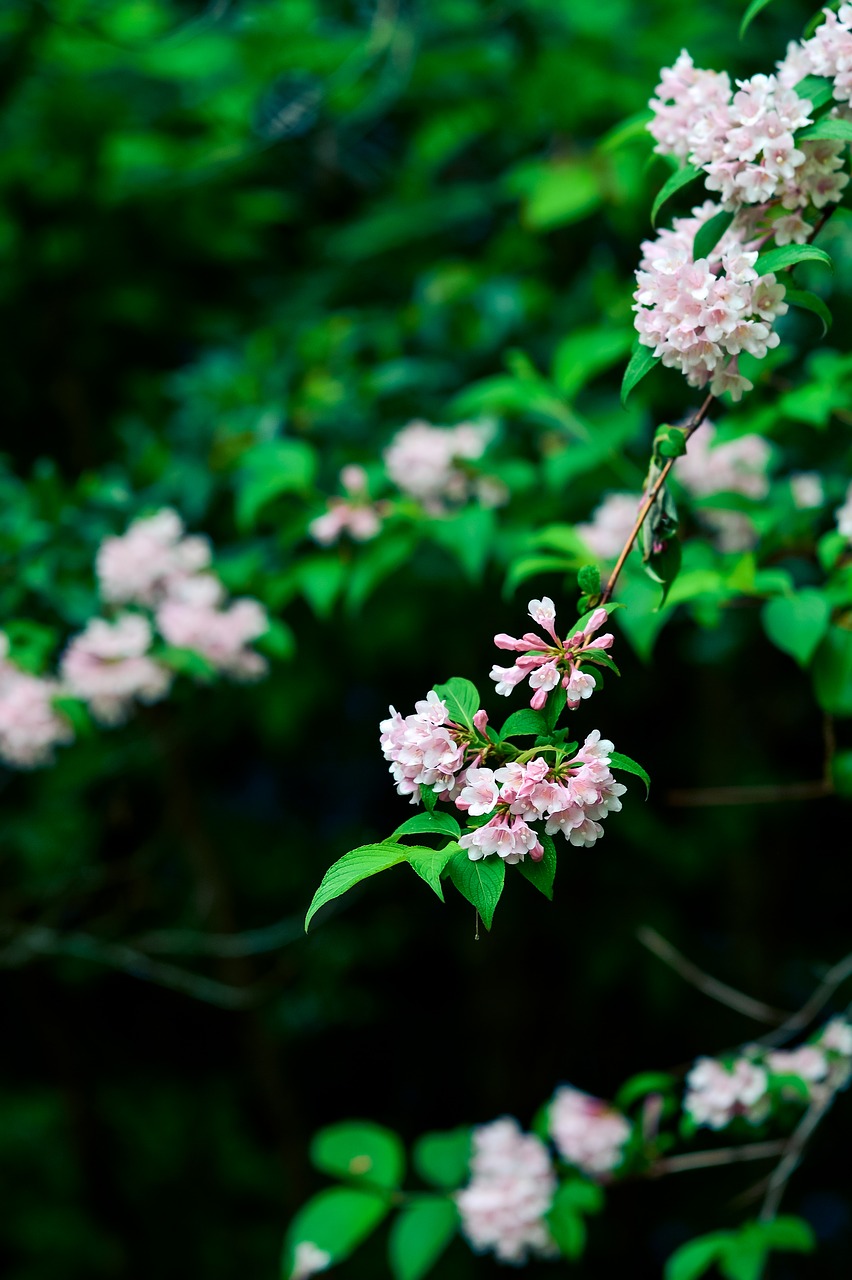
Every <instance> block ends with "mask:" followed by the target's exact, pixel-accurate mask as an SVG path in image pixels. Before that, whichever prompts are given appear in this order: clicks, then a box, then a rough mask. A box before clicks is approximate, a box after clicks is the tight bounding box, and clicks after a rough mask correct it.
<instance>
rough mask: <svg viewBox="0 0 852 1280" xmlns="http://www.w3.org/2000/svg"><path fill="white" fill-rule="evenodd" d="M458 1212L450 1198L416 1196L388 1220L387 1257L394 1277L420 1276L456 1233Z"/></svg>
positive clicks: (403, 1279) (398, 1279)
mask: <svg viewBox="0 0 852 1280" xmlns="http://www.w3.org/2000/svg"><path fill="white" fill-rule="evenodd" d="M458 1225H459V1216H458V1211H457V1209H456V1206H455V1205H454V1204H453V1202H452V1200H450V1199H449V1198H445V1197H438V1196H418V1197H416V1198H415V1199H413V1200H411V1201H409V1203H408V1204H407V1205H405V1207H404V1208H403V1209H401V1210H400V1212H399V1214H398V1215H397V1217H396V1218H395V1219H394V1221H393V1223H392V1224H391V1229H390V1238H389V1240H388V1258H389V1261H390V1266H391V1271H392V1272H393V1275H394V1280H421V1277H422V1276H425V1275H426V1274H427V1272H429V1271H431V1269H432V1267H433V1266H434V1265H435V1263H436V1262H437V1261H438V1259H439V1258H440V1256H441V1254H442V1253H443V1252H444V1250H445V1249H446V1247H447V1245H448V1244H449V1243H450V1241H451V1240H452V1238H453V1236H454V1235H455V1234H456V1231H457V1230H458Z"/></svg>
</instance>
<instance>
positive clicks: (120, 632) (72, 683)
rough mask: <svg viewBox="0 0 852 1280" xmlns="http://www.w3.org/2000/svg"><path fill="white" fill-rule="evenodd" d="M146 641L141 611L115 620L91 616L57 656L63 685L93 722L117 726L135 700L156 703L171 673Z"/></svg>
mask: <svg viewBox="0 0 852 1280" xmlns="http://www.w3.org/2000/svg"><path fill="white" fill-rule="evenodd" d="M151 640H152V634H151V626H150V624H149V622H148V620H147V618H144V617H142V615H141V614H138V613H123V614H120V615H119V617H118V618H116V620H115V621H114V622H107V621H105V620H104V619H103V618H94V619H93V620H92V621H91V622H90V623H89V625H88V626H87V627H86V629H85V630H84V631H82V632H81V633H80V634H79V635H78V636H75V637H74V638H73V640H72V641H71V642H70V644H69V645H68V647H67V648H66V650H65V652H64V654H63V655H62V659H61V663H60V674H61V677H62V681H63V683H64V685H65V688H66V689H67V690H68V692H69V693H70V694H73V696H74V697H77V698H82V699H84V700H85V701H86V702H87V703H88V704H89V708H90V710H91V712H92V715H93V716H94V717H95V719H96V720H100V721H101V722H102V723H103V724H120V723H121V722H122V721H123V720H125V719H126V718H127V716H128V714H129V712H130V710H131V708H132V706H133V703H134V701H135V700H136V699H138V700H139V701H140V702H146V703H150V702H158V701H159V700H160V698H164V697H165V696H166V694H167V693H168V691H169V688H170V686H171V682H172V677H171V673H170V672H169V671H168V670H167V669H166V668H165V667H164V666H162V665H161V664H160V663H159V662H155V661H154V659H153V658H150V657H148V656H147V654H148V650H149V649H150V647H151Z"/></svg>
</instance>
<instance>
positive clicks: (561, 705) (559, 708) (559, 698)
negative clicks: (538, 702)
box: [542, 684, 568, 733]
mask: <svg viewBox="0 0 852 1280" xmlns="http://www.w3.org/2000/svg"><path fill="white" fill-rule="evenodd" d="M567 701H568V695H567V694H566V692H565V690H564V689H563V688H562V685H561V684H558V685H557V686H556V688H555V689H554V690H553V692H552V693H549V694H548V695H547V702H546V703H545V704H544V711H543V712H542V715H543V716H544V718H545V720H546V722H547V732H548V733H553V730H554V729H555V728H556V722H557V720H558V719H559V717H560V716H561V715H562V712H563V711H564V710H565V704H566V702H567Z"/></svg>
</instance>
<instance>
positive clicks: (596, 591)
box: [577, 564, 601, 596]
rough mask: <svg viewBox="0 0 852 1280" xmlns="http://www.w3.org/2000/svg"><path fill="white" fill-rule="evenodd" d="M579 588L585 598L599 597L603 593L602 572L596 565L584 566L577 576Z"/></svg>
mask: <svg viewBox="0 0 852 1280" xmlns="http://www.w3.org/2000/svg"><path fill="white" fill-rule="evenodd" d="M577 586H578V587H579V589H580V591H582V593H583V595H584V596H597V595H600V591H601V571H600V569H599V568H598V566H597V565H596V564H584V565H583V567H582V568H581V569H580V571H579V573H578V574H577Z"/></svg>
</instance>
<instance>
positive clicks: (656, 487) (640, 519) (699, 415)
mask: <svg viewBox="0 0 852 1280" xmlns="http://www.w3.org/2000/svg"><path fill="white" fill-rule="evenodd" d="M713 400H714V397H713V396H712V395H708V396H707V398H706V400H705V401H704V403H703V404H702V406H701V408H700V409H698V410H697V411H696V412H695V414H694V415H693V416H692V418H691V419H690V420H689V422H688V423H687V426H686V429H685V431H684V439H685V440H689V438H690V436H692V435H693V434H694V432H696V431H697V430H698V428H699V427H700V426H701V424H702V422H703V421H704V419H705V418H706V417H707V414H708V413H709V412H710V407H711V405H712V404H713ZM675 461H676V459H675V458H669V460H668V462H667V463H666V464H665V465H664V467H663V469H662V471H661V472H660V474H659V476H658V477H657V479H656V480H655V481H654V483H653V485H652V486H651V488H650V489H649V490H648V493H647V495H646V497H645V501H644V502H643V503H642V506H641V507H640V508H639V514H638V516H637V517H636V523H635V524H634V526H633V528H632V530H631V531H630V536H629V537H628V539H627V541H626V542H625V544H624V546H623V547H622V549H621V554H620V555H619V557H618V559H617V560H616V562H615V567H614V568H613V571H612V573H611V574H610V575H609V581H608V582H607V584H606V587H605V588H604V590H603V594H602V595H601V599H600V602H601V604H606V603H607V601H608V600H611V599H612V593H613V592H614V591H615V584H616V583H617V582H618V578H619V575H620V573H621V570H622V569H623V568H624V565H625V561H626V560H627V557H628V556H629V555H630V552H631V550H632V549H633V544H634V542H635V541H636V539H637V538H638V536H639V533H640V531H641V529H642V525H643V524H644V523H645V521H646V519H647V518H648V513H649V512H650V510H651V508H652V507H653V505H654V503H655V502H656V500H657V495H658V494H659V492H660V490H661V489H662V487H663V485H664V484H665V483H666V478H667V477H668V474H669V472H670V471H671V469H672V467H673V466H674V464H675Z"/></svg>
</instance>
